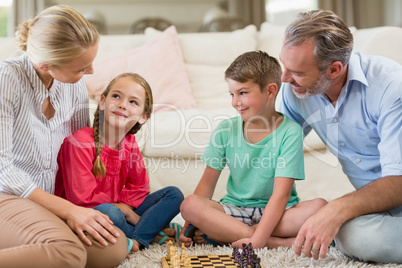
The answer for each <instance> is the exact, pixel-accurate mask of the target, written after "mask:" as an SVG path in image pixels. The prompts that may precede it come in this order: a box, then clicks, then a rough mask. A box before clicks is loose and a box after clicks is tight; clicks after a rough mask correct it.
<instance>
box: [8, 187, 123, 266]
mask: <svg viewBox="0 0 402 268" xmlns="http://www.w3.org/2000/svg"><path fill="white" fill-rule="evenodd" d="M116 229H117V228H116ZM118 231H119V232H120V237H119V238H118V239H117V242H116V243H115V244H113V245H112V244H111V243H109V246H107V247H103V246H102V245H100V244H99V243H98V242H96V241H94V240H93V239H92V246H86V245H84V243H83V242H82V241H81V240H80V239H79V237H78V236H77V235H75V234H74V232H73V231H72V230H71V229H70V228H69V227H68V225H67V224H66V223H65V222H64V221H62V220H61V219H60V218H58V217H57V216H56V215H54V214H53V213H51V212H50V211H48V210H47V209H45V208H43V207H42V206H40V205H38V204H36V203H35V202H33V201H31V200H29V199H25V198H20V197H18V196H14V195H9V194H3V193H0V267H7V268H11V267H40V268H45V267H58V268H64V267H74V268H78V267H97V268H98V267H115V266H118V265H119V264H120V263H121V262H122V261H123V260H124V259H125V257H126V256H127V239H126V237H125V235H124V234H123V232H121V231H120V230H118Z"/></svg>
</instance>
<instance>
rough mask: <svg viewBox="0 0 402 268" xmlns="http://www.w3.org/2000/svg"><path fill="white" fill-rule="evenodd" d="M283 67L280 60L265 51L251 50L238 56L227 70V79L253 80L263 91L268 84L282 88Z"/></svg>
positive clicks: (242, 81) (241, 81)
mask: <svg viewBox="0 0 402 268" xmlns="http://www.w3.org/2000/svg"><path fill="white" fill-rule="evenodd" d="M281 76H282V68H281V65H280V64H279V61H278V60H277V59H276V58H274V57H272V56H270V55H268V53H266V52H264V51H260V50H258V51H249V52H246V53H243V54H241V55H240V56H238V57H237V58H236V59H235V60H234V61H233V62H232V64H230V66H229V67H228V68H227V69H226V71H225V79H232V80H234V81H237V82H240V83H246V82H248V81H252V82H253V83H255V84H257V85H259V86H260V90H261V91H262V90H263V89H264V88H265V87H266V86H267V85H268V84H270V83H275V84H276V85H277V86H278V89H280V88H281V85H282V81H281Z"/></svg>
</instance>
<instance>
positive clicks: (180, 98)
mask: <svg viewBox="0 0 402 268" xmlns="http://www.w3.org/2000/svg"><path fill="white" fill-rule="evenodd" d="M124 72H135V73H138V74H140V75H142V76H143V77H144V78H145V79H146V80H147V81H148V83H149V84H150V86H151V88H152V92H153V97H154V104H155V106H154V110H155V111H162V110H166V109H167V108H166V107H167V106H174V107H178V108H180V109H189V108H194V107H195V106H196V102H195V100H194V98H193V97H192V95H191V89H190V83H189V80H188V76H187V73H186V69H185V65H184V62H183V56H182V52H181V48H180V44H179V41H178V38H177V32H176V28H175V27H174V26H171V27H169V28H168V29H166V30H165V31H164V32H163V33H162V34H161V35H160V36H158V37H156V38H154V39H152V40H150V41H148V42H147V43H145V44H144V45H142V46H140V47H137V48H135V49H131V50H128V51H125V52H123V53H121V54H119V55H115V56H111V57H107V58H104V59H101V60H98V61H95V62H94V74H93V75H89V76H86V78H85V80H86V83H87V88H88V93H89V95H92V96H93V95H94V96H99V95H100V94H101V93H102V92H103V91H104V89H105V88H106V87H107V85H108V83H109V82H110V80H112V79H113V78H114V77H115V76H117V75H119V74H121V73H124Z"/></svg>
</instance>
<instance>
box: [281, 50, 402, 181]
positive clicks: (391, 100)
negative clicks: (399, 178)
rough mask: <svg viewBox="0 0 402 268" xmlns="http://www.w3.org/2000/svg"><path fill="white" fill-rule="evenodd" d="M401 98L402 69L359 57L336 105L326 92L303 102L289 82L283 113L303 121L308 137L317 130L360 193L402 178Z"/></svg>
mask: <svg viewBox="0 0 402 268" xmlns="http://www.w3.org/2000/svg"><path fill="white" fill-rule="evenodd" d="M401 96H402V66H401V65H399V64H398V63H396V62H395V61H392V60H390V59H387V58H384V57H379V56H368V55H362V54H360V53H354V54H352V56H351V58H350V61H349V67H348V76H347V81H346V83H345V85H344V87H343V88H342V91H341V93H340V95H339V98H338V100H337V102H336V105H335V107H334V106H333V105H332V104H331V102H330V101H329V99H328V98H327V97H326V96H325V94H319V95H315V96H312V97H309V98H306V99H298V98H297V97H296V96H295V95H294V94H293V92H292V88H291V87H290V85H289V83H285V84H284V86H283V90H282V103H281V105H280V108H279V111H280V112H282V113H284V114H285V115H286V116H288V117H289V118H290V119H292V120H294V121H296V122H297V123H299V124H300V125H301V126H302V127H303V131H304V134H305V135H307V134H308V133H309V132H310V130H311V129H314V130H315V131H316V132H317V134H318V135H319V136H320V138H321V139H322V140H323V142H324V143H325V144H326V146H327V147H328V149H329V150H330V151H331V152H332V153H333V154H334V155H335V156H337V157H338V159H339V162H340V163H341V165H342V168H343V171H344V172H345V174H346V175H347V176H348V177H349V180H350V181H351V183H352V184H353V186H354V187H355V188H357V189H359V188H361V187H363V186H365V185H366V184H368V183H370V182H372V181H374V180H376V179H379V178H381V177H386V176H391V175H402V102H401Z"/></svg>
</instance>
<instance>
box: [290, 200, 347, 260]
mask: <svg viewBox="0 0 402 268" xmlns="http://www.w3.org/2000/svg"><path fill="white" fill-rule="evenodd" d="M333 207H334V206H333V205H332V204H331V203H329V204H328V205H326V206H324V207H323V208H321V209H320V210H319V211H317V213H315V214H314V215H313V216H311V217H310V218H309V219H308V220H307V221H306V222H305V223H304V224H303V226H302V227H301V228H300V230H299V232H298V234H297V237H296V239H295V241H294V251H295V254H296V255H297V256H300V255H301V252H302V251H303V253H304V254H305V255H306V256H307V257H313V258H314V259H316V260H317V259H318V257H320V258H325V257H326V256H327V251H328V247H329V245H330V244H331V242H332V240H333V239H334V237H335V236H336V234H337V233H338V231H339V228H340V227H341V225H342V221H340V220H339V214H338V210H336V209H335V210H334V209H333Z"/></svg>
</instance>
